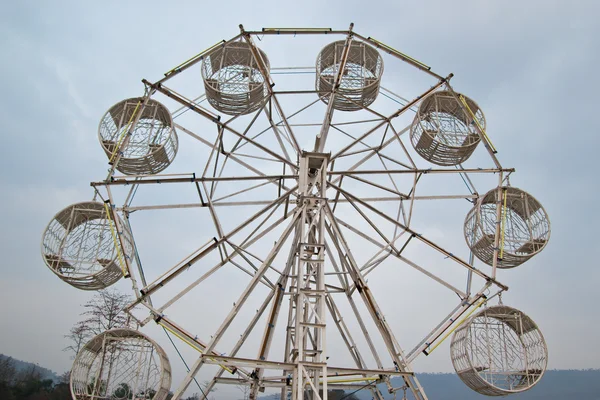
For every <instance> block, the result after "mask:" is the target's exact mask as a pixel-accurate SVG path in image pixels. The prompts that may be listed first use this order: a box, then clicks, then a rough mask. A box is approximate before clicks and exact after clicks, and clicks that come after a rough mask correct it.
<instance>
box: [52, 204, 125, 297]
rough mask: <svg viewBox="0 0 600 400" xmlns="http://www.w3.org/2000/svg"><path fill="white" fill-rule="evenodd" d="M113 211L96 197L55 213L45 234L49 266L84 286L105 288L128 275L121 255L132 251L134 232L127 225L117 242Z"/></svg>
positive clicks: (59, 275)
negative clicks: (119, 240)
mask: <svg viewBox="0 0 600 400" xmlns="http://www.w3.org/2000/svg"><path fill="white" fill-rule="evenodd" d="M111 214H112V213H111V210H110V209H109V207H108V205H107V204H105V203H99V202H95V201H89V202H82V203H77V204H73V205H71V206H69V207H67V208H65V209H64V210H62V211H60V212H59V213H58V214H56V215H55V216H54V218H53V219H52V221H50V223H49V224H48V226H47V227H46V230H45V231H44V233H43V235H42V257H43V259H44V261H45V263H46V265H47V266H48V268H50V270H51V271H52V272H54V273H55V274H56V275H57V276H58V277H59V278H60V279H62V280H63V281H65V282H67V283H68V284H70V285H72V286H74V287H76V288H78V289H83V290H100V289H104V288H106V287H108V286H110V285H112V284H113V283H115V282H117V281H118V280H119V279H121V278H122V277H123V275H126V274H127V272H126V270H125V269H124V268H125V266H124V264H123V259H122V258H123V257H130V256H131V255H132V254H133V243H132V238H131V233H130V232H129V230H128V229H126V228H124V229H123V230H122V231H121V233H120V238H121V242H117V241H116V240H115V239H116V232H115V229H116V227H115V224H114V221H113V220H112V218H113V217H112V216H111ZM114 218H117V219H118V218H119V217H118V216H117V215H115V216H114ZM117 223H118V222H117Z"/></svg>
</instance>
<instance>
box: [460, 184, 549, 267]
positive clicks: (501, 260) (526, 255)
mask: <svg viewBox="0 0 600 400" xmlns="http://www.w3.org/2000/svg"><path fill="white" fill-rule="evenodd" d="M498 204H501V215H500V224H501V235H500V243H499V244H500V252H499V254H498V261H497V266H498V268H512V267H516V266H518V265H520V264H522V263H524V262H525V261H527V260H529V259H530V258H531V257H533V256H534V255H536V254H538V253H539V252H540V251H542V249H543V248H544V247H545V246H546V243H547V242H548V239H549V238H550V220H549V219H548V214H546V210H544V207H542V205H541V204H540V202H539V201H537V200H536V199H535V198H534V197H533V196H531V195H530V194H529V193H526V192H524V191H522V190H520V189H517V188H515V187H510V186H503V187H499V188H497V189H492V190H490V191H489V192H487V193H486V194H485V195H484V196H482V197H480V198H479V201H478V202H477V203H476V205H475V206H474V207H473V208H472V209H471V211H470V212H469V213H468V214H467V218H466V219H465V238H466V239H467V244H468V245H469V247H470V248H471V251H472V252H473V254H474V255H475V256H476V257H477V258H479V259H480V260H481V261H483V262H484V263H486V264H488V265H492V264H493V261H494V249H496V248H497V246H496V245H495V243H496V242H495V239H496V237H495V236H496V235H495V231H496V227H495V225H496V222H497V221H498V215H497V205H498Z"/></svg>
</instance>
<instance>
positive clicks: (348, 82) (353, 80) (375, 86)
mask: <svg viewBox="0 0 600 400" xmlns="http://www.w3.org/2000/svg"><path fill="white" fill-rule="evenodd" d="M345 45H346V41H344V40H340V41H337V42H333V43H330V44H328V45H327V46H325V47H324V48H323V49H322V50H321V52H320V53H319V56H318V57H317V68H316V70H317V76H316V90H317V92H318V93H319V97H320V98H321V100H323V101H324V102H325V103H328V102H329V100H330V95H331V92H332V90H333V87H334V84H335V78H336V75H337V73H338V71H339V70H340V68H341V64H342V61H343V53H344V47H345ZM382 74H383V58H382V57H381V55H380V54H379V53H378V52H377V50H375V49H374V48H373V47H371V46H368V45H367V44H365V43H363V42H357V41H352V42H351V43H350V49H349V51H348V58H347V61H346V64H345V66H344V70H343V71H342V77H341V80H340V85H339V87H338V88H337V91H336V95H335V97H334V99H333V108H335V109H336V110H342V111H357V110H360V109H362V108H363V107H368V106H369V105H370V104H372V103H373V102H374V101H375V99H376V98H377V95H378V94H379V84H380V81H381V75H382Z"/></svg>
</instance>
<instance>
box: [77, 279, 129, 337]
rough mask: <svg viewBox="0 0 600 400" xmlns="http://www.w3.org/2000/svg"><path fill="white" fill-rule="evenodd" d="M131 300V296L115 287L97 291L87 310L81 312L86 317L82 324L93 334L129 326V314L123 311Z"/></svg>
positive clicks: (86, 307) (87, 304)
mask: <svg viewBox="0 0 600 400" xmlns="http://www.w3.org/2000/svg"><path fill="white" fill-rule="evenodd" d="M130 302H131V298H130V297H129V296H128V295H126V294H123V293H121V292H119V291H117V290H114V289H104V290H100V291H99V292H97V294H96V295H94V297H92V299H91V300H90V301H88V302H87V303H85V305H84V306H83V307H84V308H85V311H84V312H83V313H82V314H81V315H83V316H84V317H86V318H85V319H84V320H83V321H80V322H79V323H78V324H81V325H83V326H84V327H85V329H87V330H88V331H89V333H90V334H91V335H99V334H100V333H102V332H104V331H107V330H109V329H114V328H122V327H128V326H129V322H128V318H127V315H126V314H125V313H124V312H123V309H124V308H125V306H127V305H128V304H129V303H130Z"/></svg>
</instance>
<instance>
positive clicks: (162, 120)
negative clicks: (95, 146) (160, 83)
mask: <svg viewBox="0 0 600 400" xmlns="http://www.w3.org/2000/svg"><path fill="white" fill-rule="evenodd" d="M98 136H99V139H100V143H101V144H102V148H103V149H104V152H105V153H106V155H107V156H108V159H109V162H110V163H115V162H116V161H117V158H118V159H119V162H118V167H117V170H119V171H120V172H122V173H124V174H127V175H148V174H157V173H159V172H161V171H163V170H164V169H165V168H167V167H168V166H169V164H171V162H172V161H173V159H174V158H175V155H176V154H177V146H178V142H177V133H176V132H175V129H174V127H173V120H172V118H171V113H170V112H169V110H168V109H167V108H166V107H165V106H163V105H162V104H161V103H159V102H158V101H156V100H153V99H146V100H145V99H143V98H141V97H140V98H132V99H127V100H123V101H120V102H119V103H117V104H115V105H114V106H112V107H111V108H110V109H109V110H108V111H107V112H106V114H105V115H104V117H103V118H102V119H101V120H100V126H99V128H98Z"/></svg>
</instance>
